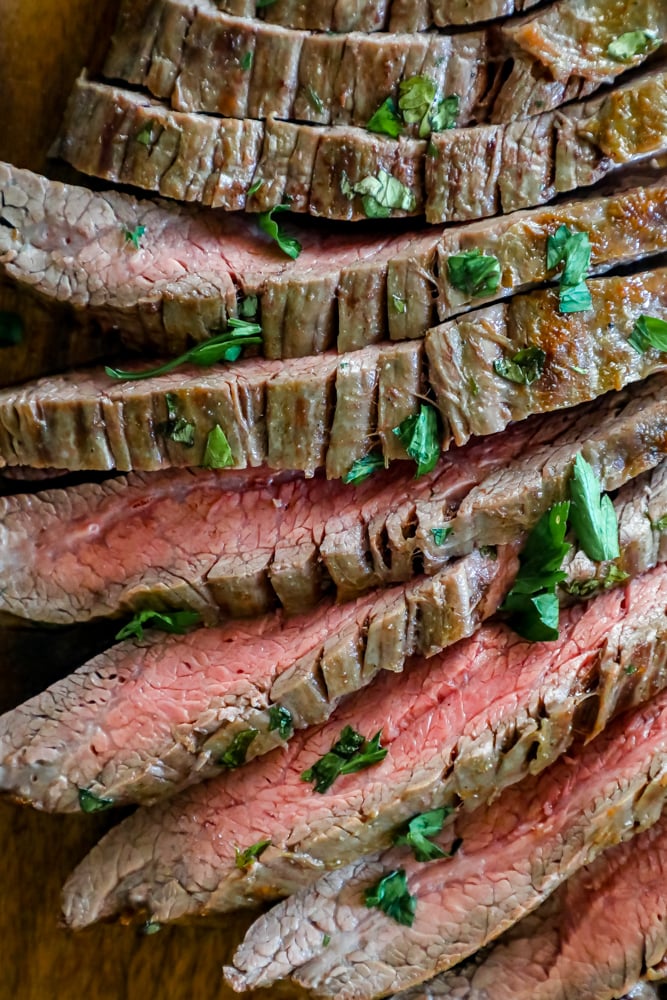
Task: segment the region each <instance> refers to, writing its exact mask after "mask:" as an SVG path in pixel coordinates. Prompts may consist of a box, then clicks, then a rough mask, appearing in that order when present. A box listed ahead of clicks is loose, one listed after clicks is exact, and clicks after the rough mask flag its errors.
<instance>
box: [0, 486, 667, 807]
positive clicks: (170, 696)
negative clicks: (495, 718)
mask: <svg viewBox="0 0 667 1000" xmlns="http://www.w3.org/2000/svg"><path fill="white" fill-rule="evenodd" d="M664 494H665V495H664V498H663V500H664V505H665V508H666V509H667V489H666V490H665V491H664ZM647 524H648V522H647ZM648 530H649V531H650V530H651V529H650V526H649V529H648ZM516 569H517V560H516V556H515V555H514V553H513V551H512V548H511V547H509V546H507V547H501V548H500V549H498V550H497V552H495V551H494V553H493V554H491V553H488V554H482V553H480V552H478V551H475V552H473V553H471V554H470V555H469V556H465V557H464V558H463V559H460V560H458V561H457V562H455V563H454V564H453V565H452V566H451V567H448V568H447V569H444V570H442V571H441V572H440V573H438V574H436V575H435V576H434V577H427V578H425V579H423V580H418V581H415V582H414V583H412V584H409V585H407V586H400V587H394V588H391V589H389V590H383V591H380V592H379V593H373V594H371V595H369V596H366V597H362V598H358V599H357V600H356V601H352V602H349V603H347V604H332V603H331V602H326V604H324V605H323V606H321V607H320V608H318V609H317V610H316V611H315V612H314V613H312V614H311V615H300V616H297V617H296V618H291V619H288V620H287V621H285V620H284V619H282V618H281V617H280V616H275V615H272V616H268V617H265V618H260V619H255V620H253V621H251V622H248V623H243V624H242V625H239V624H229V625H225V626H222V627H220V628H213V629H199V630H197V631H196V632H193V633H191V634H190V635H187V636H184V637H183V636H171V637H168V638H167V639H161V638H160V637H158V636H157V635H156V636H155V637H154V641H152V642H150V643H149V642H146V641H144V642H140V641H137V642H124V643H121V644H120V645H118V646H116V647H114V648H113V649H112V650H111V651H109V652H106V653H102V654H101V655H100V656H96V657H95V658H94V659H93V660H91V661H89V662H88V663H87V664H85V665H84V666H83V667H81V669H80V670H77V671H76V673H74V674H72V675H71V676H70V677H67V678H65V679H64V680H62V681H58V682H57V683H56V684H54V685H52V686H51V687H50V688H49V689H48V691H45V692H44V693H43V694H40V695H37V696H36V697H35V698H32V699H31V700H30V701H28V702H26V703H25V704H24V705H21V706H20V707H19V708H17V709H15V710H14V711H12V712H9V713H7V714H6V715H4V716H2V717H0V789H2V790H3V791H5V792H11V793H12V794H13V795H15V796H17V797H18V798H20V799H21V800H22V801H26V802H27V801H29V802H31V803H32V804H33V805H35V806H36V807H37V808H43V809H47V810H50V811H72V810H77V809H78V808H79V807H80V806H79V789H81V788H84V789H86V791H87V792H89V793H91V794H93V795H94V796H96V797H97V798H98V799H101V800H103V801H105V802H113V803H114V804H121V803H123V802H128V801H139V802H151V801H156V800H157V799H159V798H161V797H164V796H165V795H169V794H172V793H173V792H174V791H177V790H178V789H179V788H182V787H185V786H186V785H189V784H193V783H195V782H198V781H202V780H203V779H204V778H207V777H210V776H212V775H217V774H219V773H220V764H219V761H220V759H221V757H222V754H224V753H225V752H226V751H228V750H230V749H231V748H232V747H233V743H234V739H235V738H236V737H237V736H238V734H239V733H242V732H245V731H248V729H250V730H252V731H253V732H254V734H255V736H254V738H253V740H252V743H251V745H250V746H249V748H248V751H247V753H246V754H245V760H246V761H247V760H250V759H251V758H252V757H256V756H259V755H260V754H263V753H266V751H267V750H270V749H272V748H273V747H275V746H278V745H281V744H283V745H284V740H285V739H286V738H287V736H291V735H292V732H293V731H294V730H296V729H303V728H304V727H306V726H309V725H313V724H314V723H317V722H322V721H323V720H325V719H327V718H328V717H329V715H330V714H331V712H332V711H333V709H334V708H335V707H336V704H337V703H338V702H339V701H340V699H341V698H342V697H343V695H346V694H349V693H350V692H352V691H355V690H358V689H359V688H362V687H365V686H366V685H367V684H369V683H370V682H371V680H372V679H373V677H374V676H375V675H376V674H377V673H378V672H379V671H380V670H390V671H394V672H400V671H401V670H402V669H403V667H404V665H405V661H406V658H407V657H410V656H414V655H415V654H421V655H427V656H432V655H434V654H435V653H438V652H440V651H441V650H442V649H443V648H444V647H445V646H450V645H452V644H453V643H454V642H456V641H458V640H459V639H461V638H463V637H465V636H469V635H472V633H473V632H474V631H475V630H476V629H477V628H478V627H479V625H480V624H481V622H482V621H483V620H484V619H485V618H487V617H488V616H489V615H491V614H493V613H494V612H495V611H496V609H497V607H498V605H499V604H500V602H501V601H502V599H503V598H504V596H505V594H506V592H507V590H508V589H509V584H510V582H511V580H512V579H513V577H514V574H515V573H516ZM272 709H273V712H274V713H275V711H276V710H281V711H282V717H283V719H285V720H286V721H285V727H284V729H283V728H281V727H277V726H275V725H274V726H273V728H272V724H273V723H274V716H273V714H271V710H272ZM286 712H287V714H286V715H285V713H286Z"/></svg>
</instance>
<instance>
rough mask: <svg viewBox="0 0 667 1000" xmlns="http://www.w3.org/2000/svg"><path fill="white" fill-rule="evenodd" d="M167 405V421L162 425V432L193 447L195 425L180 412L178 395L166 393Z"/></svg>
mask: <svg viewBox="0 0 667 1000" xmlns="http://www.w3.org/2000/svg"><path fill="white" fill-rule="evenodd" d="M164 399H165V403H166V405H167V421H166V423H165V424H163V425H162V426H161V427H160V433H161V434H163V435H164V436H165V437H168V438H171V440H172V441H175V442H176V443H177V444H182V445H184V446H185V447H186V448H191V447H192V446H193V444H194V443H195V430H196V428H195V425H194V424H193V423H191V422H190V421H189V420H186V419H185V417H182V416H179V413H178V396H177V395H176V394H175V393H173V392H167V393H165V397H164Z"/></svg>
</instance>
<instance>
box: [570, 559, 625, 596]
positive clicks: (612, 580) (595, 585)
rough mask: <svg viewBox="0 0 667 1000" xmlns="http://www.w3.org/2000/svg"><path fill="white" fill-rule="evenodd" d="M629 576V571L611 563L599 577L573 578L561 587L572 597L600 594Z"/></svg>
mask: <svg viewBox="0 0 667 1000" xmlns="http://www.w3.org/2000/svg"><path fill="white" fill-rule="evenodd" d="M629 576H630V574H629V573H626V572H625V571H624V570H622V569H619V567H618V566H616V565H615V563H612V564H611V565H610V566H608V567H607V568H606V569H605V571H604V572H603V573H602V575H601V576H599V577H593V578H592V579H590V580H573V581H572V582H571V583H564V584H562V587H563V590H564V591H565V592H566V593H567V594H571V595H572V596H573V597H581V598H587V597H593V596H594V595H595V594H600V593H602V591H604V590H611V589H612V587H616V586H618V584H619V583H625V581H626V580H628V579H629Z"/></svg>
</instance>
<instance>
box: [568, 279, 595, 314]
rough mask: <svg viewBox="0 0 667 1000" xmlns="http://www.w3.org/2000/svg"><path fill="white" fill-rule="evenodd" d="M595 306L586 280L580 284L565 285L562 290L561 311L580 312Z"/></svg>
mask: <svg viewBox="0 0 667 1000" xmlns="http://www.w3.org/2000/svg"><path fill="white" fill-rule="evenodd" d="M592 308H593V299H592V297H591V293H590V292H589V290H588V285H587V284H586V282H585V281H580V282H579V284H578V285H572V286H563V287H561V290H560V312H562V313H578V312H586V310H587V309H592Z"/></svg>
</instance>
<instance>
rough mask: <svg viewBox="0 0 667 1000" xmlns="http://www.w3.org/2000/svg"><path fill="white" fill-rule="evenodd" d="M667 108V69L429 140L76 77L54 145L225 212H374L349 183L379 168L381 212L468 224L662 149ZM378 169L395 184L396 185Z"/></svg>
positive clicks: (102, 171)
mask: <svg viewBox="0 0 667 1000" xmlns="http://www.w3.org/2000/svg"><path fill="white" fill-rule="evenodd" d="M666 107H667V73H666V72H665V71H664V70H663V69H662V67H661V68H659V69H657V70H653V71H652V72H650V73H646V74H644V75H642V76H639V77H636V78H633V79H632V80H631V82H629V83H626V84H625V85H624V86H623V87H619V88H618V89H616V90H613V91H612V92H610V93H609V94H606V95H605V96H604V97H598V98H597V99H595V100H591V101H589V102H581V103H577V104H572V105H569V106H568V107H567V108H566V109H565V110H564V111H562V112H561V111H551V112H548V113H546V114H542V115H537V116H536V117H534V118H529V119H523V120H521V121H518V122H514V123H511V124H508V125H480V126H477V127H474V128H465V129H450V130H449V131H447V132H440V133H437V134H435V133H434V134H433V135H432V137H431V139H430V141H428V142H427V141H426V140H419V139H409V138H403V137H402V138H399V139H396V140H394V139H388V138H386V137H382V136H378V135H376V134H374V133H371V132H368V131H366V130H365V129H361V128H355V127H353V126H336V127H334V126H314V125H298V124H293V123H290V122H285V121H281V120H279V119H269V120H268V121H266V122H265V123H263V122H261V121H258V120H255V119H250V118H246V119H236V118H219V117H214V116H210V115H202V114H196V113H194V112H183V111H172V110H171V109H170V108H168V107H167V106H166V105H165V104H162V103H160V102H159V101H157V100H155V99H149V98H147V97H144V96H142V95H140V94H137V93H134V92H132V91H129V90H121V89H120V88H119V87H115V86H111V85H109V84H101V83H92V82H89V81H88V80H86V79H85V77H82V78H80V79H79V81H78V82H77V84H76V85H75V88H74V91H73V92H72V95H71V98H70V101H69V104H68V109H67V113H66V116H65V124H64V130H63V134H62V136H61V139H60V140H59V143H58V144H57V148H56V150H55V152H56V153H58V154H59V155H61V156H63V158H64V159H65V160H67V161H68V162H69V163H71V164H72V165H73V166H74V167H76V168H77V169H78V170H81V171H83V172H84V173H87V174H92V175H94V176H97V177H102V178H104V179H106V180H111V181H115V182H119V183H124V184H131V185H134V186H136V187H140V188H144V189H145V190H149V191H157V192H159V193H160V194H163V195H165V196H167V197H170V198H176V199H178V200H181V201H198V202H202V203H203V204H205V205H211V206H213V207H219V208H225V209H228V210H235V209H243V208H245V209H247V210H249V211H251V212H255V211H256V212H262V211H266V210H269V209H271V208H273V207H275V206H276V205H281V204H286V203H289V206H290V208H291V209H292V211H294V212H303V213H308V214H310V215H316V216H319V217H321V218H329V219H342V220H358V219H362V218H365V217H366V216H367V214H370V215H372V216H374V217H375V216H376V215H377V212H378V209H377V208H376V207H374V206H375V205H376V202H371V203H368V202H366V203H365V202H364V198H367V195H366V194H362V193H356V194H354V190H355V188H358V186H359V185H360V184H361V183H362V182H364V184H366V185H367V184H368V180H367V179H368V178H373V179H375V181H376V182H377V184H379V185H380V190H378V189H377V186H376V187H375V190H376V192H377V193H378V196H379V197H380V199H381V200H384V201H385V202H388V204H387V205H385V206H384V208H382V209H381V212H382V213H384V214H390V215H392V216H394V217H399V216H406V215H407V216H410V215H419V214H420V213H422V212H424V211H425V212H426V218H427V221H428V222H433V223H435V222H452V221H466V220H470V219H480V218H485V217H487V216H491V215H495V214H496V213H497V212H498V211H500V210H502V211H503V212H510V211H514V210H515V209H518V208H526V207H529V206H534V205H541V204H544V203H545V202H547V201H549V200H551V199H552V198H554V197H555V196H556V195H557V194H561V193H564V192H568V191H572V190H574V189H575V188H579V187H588V186H590V185H592V184H594V183H596V182H597V181H599V180H601V179H602V178H603V177H605V176H606V175H607V174H611V173H613V172H615V171H617V170H620V169H621V168H623V167H628V166H630V165H632V164H636V163H641V162H642V161H644V160H647V159H649V158H650V157H653V156H659V155H661V154H664V153H666V152H667V112H666V111H665V108H666ZM380 171H382V172H383V173H380ZM384 175H388V176H389V177H390V178H393V179H394V181H398V182H399V185H398V186H397V185H393V188H394V189H395V190H393V191H392V193H391V196H389V194H388V193H387V192H385V188H387V186H388V185H389V180H388V179H387V178H386V177H385V182H386V183H385V185H384V186H383V184H382V178H383V177H384ZM260 182H261V183H260ZM363 190H365V187H364V188H362V191H363ZM251 191H252V193H250V192H251ZM387 191H388V189H387ZM389 203H390V204H396V205H399V207H398V208H391V207H390V204H389ZM367 209H368V212H367Z"/></svg>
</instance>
